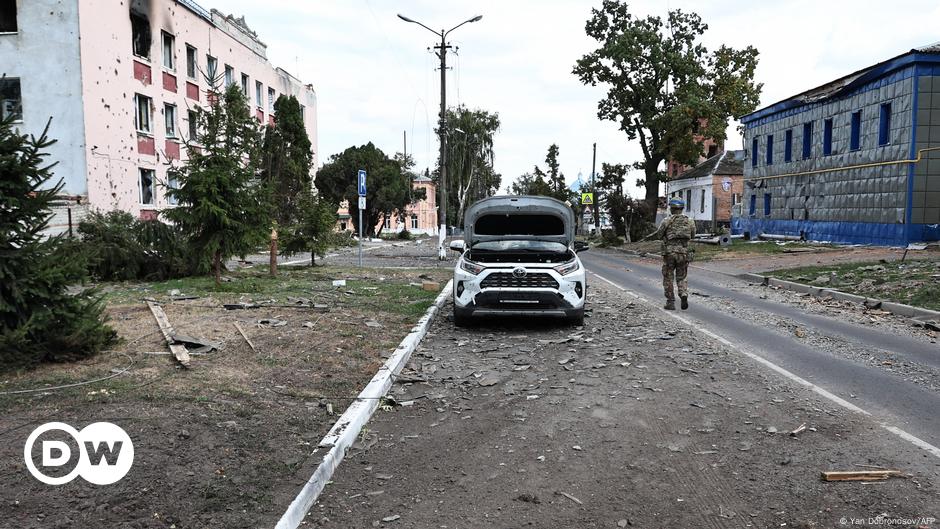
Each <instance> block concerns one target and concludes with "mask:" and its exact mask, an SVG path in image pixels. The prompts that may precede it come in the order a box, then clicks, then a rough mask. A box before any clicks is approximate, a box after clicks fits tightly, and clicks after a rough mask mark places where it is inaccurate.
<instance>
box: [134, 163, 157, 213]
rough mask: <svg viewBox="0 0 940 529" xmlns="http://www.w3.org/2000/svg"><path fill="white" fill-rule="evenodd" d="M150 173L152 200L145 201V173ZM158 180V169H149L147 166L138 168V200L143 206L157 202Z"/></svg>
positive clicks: (153, 204)
mask: <svg viewBox="0 0 940 529" xmlns="http://www.w3.org/2000/svg"><path fill="white" fill-rule="evenodd" d="M145 172H149V173H150V175H149V176H150V186H149V187H150V202H144V173H145ZM156 182H157V171H156V170H154V169H149V168H147V167H138V168H137V201H138V204H139V205H141V206H155V205H156V204H157V197H156Z"/></svg>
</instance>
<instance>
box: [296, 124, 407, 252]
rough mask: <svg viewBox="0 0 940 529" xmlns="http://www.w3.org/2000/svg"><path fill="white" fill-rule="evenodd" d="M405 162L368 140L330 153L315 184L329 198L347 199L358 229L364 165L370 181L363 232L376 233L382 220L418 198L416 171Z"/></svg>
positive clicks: (336, 199) (363, 218) (367, 233)
mask: <svg viewBox="0 0 940 529" xmlns="http://www.w3.org/2000/svg"><path fill="white" fill-rule="evenodd" d="M405 165H407V164H404V163H403V162H402V161H401V160H393V159H391V158H389V157H388V156H386V154H385V153H384V152H382V150H381V149H379V148H378V147H376V146H375V145H374V144H372V142H369V143H367V144H365V145H362V146H360V147H349V148H348V149H346V150H345V151H343V152H341V153H339V154H334V155H333V156H331V157H330V161H329V162H327V163H326V164H324V166H323V167H322V168H321V169H320V170H319V171H317V179H316V181H315V185H316V187H317V190H318V191H319V195H320V197H321V198H323V199H325V200H327V201H328V202H331V203H335V204H339V203H340V202H342V201H344V200H346V201H347V202H348V204H349V212H350V217H351V219H352V222H353V226H354V227H355V228H356V229H357V230H358V228H359V214H358V211H357V210H356V207H357V202H358V196H359V195H358V182H357V176H356V175H357V174H358V172H359V170H360V169H364V170H365V171H366V174H367V177H366V178H367V183H368V185H367V186H366V188H367V194H366V209H364V210H363V212H362V221H363V224H364V226H363V235H364V236H367V237H373V236H375V235H376V234H377V232H378V230H379V229H380V228H381V221H384V220H385V219H387V218H390V217H391V216H392V215H394V214H401V212H402V211H404V210H405V208H406V207H407V206H408V205H409V204H410V203H412V202H413V201H414V200H415V199H416V198H415V192H414V190H413V189H412V181H413V175H412V174H411V173H410V172H408V170H407V168H406V167H405Z"/></svg>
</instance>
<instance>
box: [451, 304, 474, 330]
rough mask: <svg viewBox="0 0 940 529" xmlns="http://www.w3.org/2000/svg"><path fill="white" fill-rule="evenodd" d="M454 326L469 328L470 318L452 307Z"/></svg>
mask: <svg viewBox="0 0 940 529" xmlns="http://www.w3.org/2000/svg"><path fill="white" fill-rule="evenodd" d="M454 325H456V326H457V327H469V326H470V316H467V314H466V313H464V312H463V311H462V310H460V309H458V308H457V307H454Z"/></svg>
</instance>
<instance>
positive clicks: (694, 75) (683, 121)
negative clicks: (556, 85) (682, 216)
mask: <svg viewBox="0 0 940 529" xmlns="http://www.w3.org/2000/svg"><path fill="white" fill-rule="evenodd" d="M707 29H708V26H707V25H706V24H705V23H704V22H702V19H701V18H700V17H699V16H698V15H697V14H695V13H685V12H682V11H680V10H674V11H670V12H669V15H668V19H667V21H666V22H665V24H664V21H663V20H662V19H661V18H660V17H656V16H647V17H646V18H637V17H634V16H633V14H631V13H630V11H629V9H628V6H627V4H626V3H625V2H622V1H619V0H604V3H603V5H602V6H601V8H600V9H592V16H591V18H590V19H589V20H588V21H587V24H586V25H585V32H586V33H587V35H588V36H589V37H591V38H593V39H594V40H596V41H597V42H598V44H599V46H598V48H597V49H596V50H594V51H593V52H591V53H589V54H587V55H585V56H583V57H582V58H581V59H579V60H578V61H577V64H576V65H575V67H574V70H573V73H574V74H575V75H577V76H578V78H579V79H580V80H581V82H583V83H584V84H589V85H591V86H596V85H598V84H600V85H603V86H606V87H607V88H608V90H607V94H606V95H605V97H604V98H603V99H601V100H600V101H599V102H598V112H597V116H598V117H599V118H601V119H605V120H610V121H614V122H616V123H618V124H619V125H620V129H621V130H623V131H624V132H626V134H627V137H628V138H629V139H630V140H631V141H634V140H639V142H640V147H641V148H642V150H643V159H642V160H641V161H638V162H637V163H636V164H634V167H635V168H637V169H642V170H643V171H644V174H645V186H646V197H645V201H646V203H647V206H648V207H649V213H648V214H649V215H654V214H655V211H656V204H657V199H658V195H659V182H660V180H661V178H662V176H663V175H662V173H661V172H660V170H659V167H660V164H662V163H663V162H664V161H666V160H677V161H679V162H681V163H683V164H686V165H693V164H694V162H696V161H697V159H698V157H699V156H700V155H701V154H702V144H701V142H702V139H703V138H713V139H715V140H719V141H722V140H724V139H725V136H726V134H725V130H726V129H727V127H728V120H729V118H731V117H734V116H740V115H742V114H746V113H748V112H750V111H752V110H754V108H756V106H757V103H758V101H759V96H760V90H761V87H762V85H761V84H755V83H754V69H755V68H756V67H757V57H758V52H757V50H756V49H755V48H753V47H752V46H748V47H746V48H744V49H741V50H736V49H734V48H730V47H728V46H725V45H722V46H721V47H719V48H718V49H717V50H715V51H713V52H710V51H709V50H708V49H706V48H705V46H703V45H702V44H701V43H699V42H698V40H699V37H700V36H701V35H703V34H704V33H705V31H706V30H707Z"/></svg>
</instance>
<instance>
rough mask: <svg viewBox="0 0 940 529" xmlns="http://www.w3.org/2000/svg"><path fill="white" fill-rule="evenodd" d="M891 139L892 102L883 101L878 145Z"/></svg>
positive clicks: (884, 143) (885, 143)
mask: <svg viewBox="0 0 940 529" xmlns="http://www.w3.org/2000/svg"><path fill="white" fill-rule="evenodd" d="M890 141H891V103H882V105H881V112H880V115H879V121H878V145H887V144H888V143H889V142H890Z"/></svg>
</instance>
